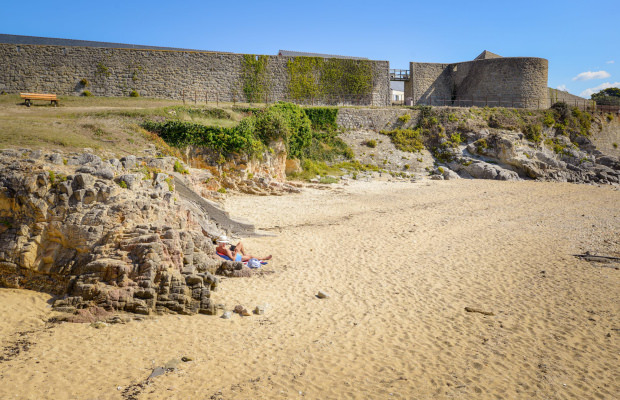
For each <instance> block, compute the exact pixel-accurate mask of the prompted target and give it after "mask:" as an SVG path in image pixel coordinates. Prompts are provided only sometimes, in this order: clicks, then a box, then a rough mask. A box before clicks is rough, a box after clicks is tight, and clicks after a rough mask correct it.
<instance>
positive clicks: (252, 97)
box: [242, 54, 270, 103]
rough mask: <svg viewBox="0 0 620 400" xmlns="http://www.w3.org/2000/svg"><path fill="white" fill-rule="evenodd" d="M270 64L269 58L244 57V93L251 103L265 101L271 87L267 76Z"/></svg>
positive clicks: (245, 55)
mask: <svg viewBox="0 0 620 400" xmlns="http://www.w3.org/2000/svg"><path fill="white" fill-rule="evenodd" d="M268 62H269V57H267V56H256V55H254V54H244V55H243V67H242V68H243V72H242V76H243V93H244V94H245V98H246V99H247V101H249V102H250V103H258V102H261V101H265V98H266V96H267V93H268V90H269V86H270V82H269V78H268V76H267V64H268ZM266 102H267V101H265V103H266Z"/></svg>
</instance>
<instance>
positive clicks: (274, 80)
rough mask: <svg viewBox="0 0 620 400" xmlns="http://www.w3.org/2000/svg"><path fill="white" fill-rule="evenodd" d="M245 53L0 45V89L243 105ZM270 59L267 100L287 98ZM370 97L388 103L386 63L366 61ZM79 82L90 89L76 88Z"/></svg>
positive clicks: (281, 69)
mask: <svg viewBox="0 0 620 400" xmlns="http://www.w3.org/2000/svg"><path fill="white" fill-rule="evenodd" d="M243 57H244V55H243V54H232V53H211V52H198V51H168V50H139V49H112V48H95V47H62V46H37V45H14V44H0V91H5V92H8V93H17V92H37V93H43V92H49V93H55V94H59V95H75V96H77V95H80V94H81V93H82V92H83V91H84V90H89V91H90V92H91V93H92V94H94V95H96V96H128V95H129V93H131V92H132V91H133V90H135V91H137V92H138V93H139V94H140V96H143V97H155V98H169V99H182V98H183V96H185V98H186V99H187V100H193V99H194V98H196V99H197V100H198V101H201V102H202V101H205V100H206V99H207V97H208V100H209V101H216V100H219V101H226V102H232V101H246V99H245V94H244V92H243V83H244V81H243V66H244V58H243ZM289 59H292V57H280V56H268V63H267V77H268V81H269V82H270V87H269V90H268V93H269V94H268V99H267V100H268V101H269V102H274V101H279V100H288V83H289V76H288V69H287V61H288V60H289ZM370 62H371V64H372V71H373V82H372V93H371V95H370V96H368V97H367V99H366V100H365V102H366V103H367V104H365V105H372V106H386V105H388V104H389V63H388V62H387V61H370ZM82 79H86V80H87V81H88V82H89V86H88V87H84V86H83V85H82V84H80V81H81V80H82Z"/></svg>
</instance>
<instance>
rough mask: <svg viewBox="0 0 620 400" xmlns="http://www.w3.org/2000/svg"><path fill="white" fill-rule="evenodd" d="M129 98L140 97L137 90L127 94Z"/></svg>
mask: <svg viewBox="0 0 620 400" xmlns="http://www.w3.org/2000/svg"><path fill="white" fill-rule="evenodd" d="M129 97H140V93H138V91H137V90H132V91H131V92H129Z"/></svg>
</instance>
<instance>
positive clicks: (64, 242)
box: [0, 151, 251, 323]
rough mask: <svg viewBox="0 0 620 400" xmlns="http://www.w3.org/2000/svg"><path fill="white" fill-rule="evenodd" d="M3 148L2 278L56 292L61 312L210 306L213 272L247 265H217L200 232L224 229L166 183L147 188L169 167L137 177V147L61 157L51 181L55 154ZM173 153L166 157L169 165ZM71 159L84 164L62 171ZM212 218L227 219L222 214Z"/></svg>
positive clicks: (4, 282) (91, 318)
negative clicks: (133, 169) (34, 155)
mask: <svg viewBox="0 0 620 400" xmlns="http://www.w3.org/2000/svg"><path fill="white" fill-rule="evenodd" d="M1 154H2V156H1V157H3V158H2V159H0V222H2V223H0V286H5V287H14V288H27V289H33V290H38V291H44V292H48V293H52V294H55V295H57V296H58V298H57V299H56V301H55V302H54V304H53V306H54V307H55V308H56V309H58V310H61V311H65V312H72V313H74V314H73V315H70V316H69V317H67V320H70V321H75V322H91V323H92V322H96V321H97V320H102V321H106V320H108V319H109V318H111V314H109V312H110V311H113V310H120V311H128V312H133V313H137V314H145V315H146V314H150V313H153V312H174V313H180V314H194V313H198V312H200V313H203V314H211V315H214V314H216V307H215V305H214V303H213V301H212V299H211V296H212V292H213V291H215V290H216V289H217V287H218V284H219V278H217V277H215V276H214V275H213V274H214V273H215V272H216V271H218V270H221V271H222V272H226V274H227V276H249V275H250V274H251V271H250V273H249V274H248V271H247V270H248V269H247V267H243V264H241V263H237V264H235V263H231V265H230V266H229V267H230V268H221V259H220V258H219V257H217V256H216V255H215V251H214V246H213V244H212V242H211V240H210V238H207V237H205V234H204V232H205V231H206V230H208V231H210V233H211V234H212V235H215V236H219V235H221V234H222V233H223V232H222V231H221V230H218V227H217V225H216V224H215V223H214V222H213V220H212V219H211V218H210V217H209V215H208V214H207V212H206V211H205V210H204V209H203V208H200V207H196V206H195V202H194V201H193V198H192V201H188V200H186V197H184V195H182V194H180V193H171V192H170V191H169V189H168V187H167V183H166V193H165V194H163V195H160V196H157V197H156V198H152V197H151V196H150V193H152V192H153V190H154V187H155V185H156V184H158V183H161V182H162V181H163V182H166V180H167V179H168V174H166V173H160V174H157V175H156V177H155V179H153V180H143V179H142V178H143V175H142V174H132V173H129V171H127V170H126V169H124V168H123V166H124V165H126V166H132V165H135V164H136V162H137V160H136V158H135V157H126V158H125V159H124V161H123V163H121V162H120V161H119V162H117V163H114V162H111V163H104V164H102V161H101V159H100V158H99V157H97V156H94V155H92V154H86V155H76V156H73V157H72V158H71V159H72V160H73V162H74V165H75V166H74V167H72V165H71V164H69V163H67V166H64V167H62V168H64V169H63V175H62V180H61V179H60V178H58V177H57V178H56V180H54V181H52V180H51V179H50V176H51V175H50V173H49V172H48V170H51V171H53V170H54V168H55V167H54V166H55V165H56V164H45V163H47V162H50V161H49V160H51V156H42V157H39V159H40V160H39V161H36V162H35V163H32V162H28V161H26V160H24V159H22V158H21V154H22V153H20V152H18V151H8V152H7V151H3V152H1ZM7 154H8V155H7ZM12 155H15V156H16V157H12ZM41 160H43V161H41ZM46 160H47V161H46ZM171 160H172V158H171V159H170V160H165V162H164V164H163V165H164V166H170V168H172V167H173V165H174V162H173V161H171ZM145 162H148V160H147V161H145ZM102 165H103V166H104V167H105V168H109V171H112V168H115V169H118V172H119V173H120V174H119V175H120V176H119V177H118V178H117V183H114V182H112V181H110V180H107V179H106V178H105V177H103V176H102V175H101V174H100V173H98V171H101V170H102ZM108 165H109V166H108ZM67 168H68V169H71V168H73V170H75V169H80V170H81V171H83V172H78V173H74V174H73V175H72V174H70V173H69V174H67V175H65V174H66V170H67ZM90 172H92V173H90ZM166 172H168V171H166ZM170 172H172V171H170ZM120 181H124V182H125V184H126V185H127V188H131V189H132V190H127V189H123V188H121V186H120V185H119V184H118V183H119V182H120ZM189 193H190V192H186V194H187V195H189ZM194 195H195V194H194ZM195 196H197V195H195ZM176 197H178V198H177V199H175V198H176ZM198 197H199V196H198ZM218 218H219V220H220V221H222V222H223V223H229V224H230V222H227V221H228V220H229V217H228V216H227V215H226V214H222V215H219V216H218ZM230 226H232V225H230ZM248 227H250V225H248ZM205 228H206V229H205ZM93 313H94V314H93Z"/></svg>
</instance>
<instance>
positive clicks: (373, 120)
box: [336, 108, 420, 131]
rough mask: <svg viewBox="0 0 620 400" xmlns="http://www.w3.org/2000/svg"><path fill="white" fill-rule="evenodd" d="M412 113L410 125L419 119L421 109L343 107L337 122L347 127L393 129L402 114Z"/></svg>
mask: <svg viewBox="0 0 620 400" xmlns="http://www.w3.org/2000/svg"><path fill="white" fill-rule="evenodd" d="M405 114H409V115H411V119H410V121H409V122H410V125H415V124H416V123H417V121H418V118H419V115H420V111H418V110H409V109H406V108H391V109H390V108H380V109H378V108H341V109H339V110H338V117H337V118H336V123H337V124H338V125H339V126H342V127H343V128H345V129H364V130H373V131H380V130H382V129H392V126H393V125H394V124H396V123H397V121H398V117H400V116H401V115H405Z"/></svg>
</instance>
